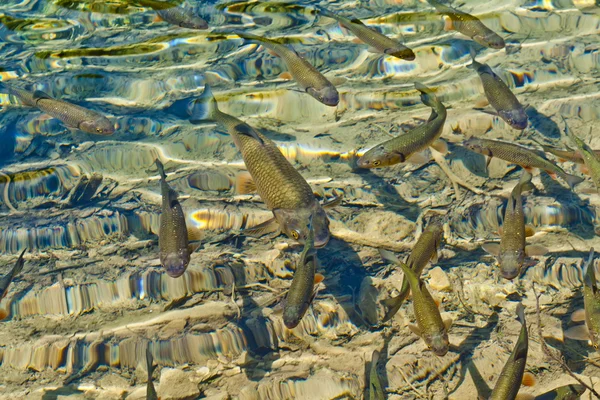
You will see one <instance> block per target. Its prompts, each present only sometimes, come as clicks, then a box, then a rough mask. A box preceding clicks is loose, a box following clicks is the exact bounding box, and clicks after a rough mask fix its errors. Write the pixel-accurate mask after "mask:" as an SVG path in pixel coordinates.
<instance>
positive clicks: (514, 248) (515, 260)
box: [483, 171, 548, 279]
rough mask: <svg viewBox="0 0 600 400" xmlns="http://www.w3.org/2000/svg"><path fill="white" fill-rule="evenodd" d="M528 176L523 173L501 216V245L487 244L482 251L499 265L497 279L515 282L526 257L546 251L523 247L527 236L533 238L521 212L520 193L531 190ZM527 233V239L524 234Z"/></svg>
mask: <svg viewBox="0 0 600 400" xmlns="http://www.w3.org/2000/svg"><path fill="white" fill-rule="evenodd" d="M531 178H532V176H531V174H530V173H529V172H527V171H523V175H522V177H521V180H520V181H519V183H517V185H516V186H515V187H514V188H513V190H512V192H511V194H510V197H509V199H508V203H507V205H506V211H505V212H504V223H503V225H502V237H501V239H500V244H498V243H486V244H484V245H483V249H484V250H485V251H487V252H488V253H490V254H493V255H495V256H496V257H497V258H498V263H499V264H500V275H502V276H503V277H504V278H505V279H514V278H516V277H517V276H518V275H519V273H521V270H522V269H523V267H524V266H525V265H526V257H531V256H541V255H544V254H546V253H547V252H548V249H546V248H544V247H542V246H538V245H526V242H525V238H526V236H531V235H533V232H534V229H533V227H531V226H527V227H526V226H525V212H524V211H523V199H522V197H521V194H522V192H524V191H526V190H531V189H533V184H532V183H531ZM527 231H529V235H528V234H527Z"/></svg>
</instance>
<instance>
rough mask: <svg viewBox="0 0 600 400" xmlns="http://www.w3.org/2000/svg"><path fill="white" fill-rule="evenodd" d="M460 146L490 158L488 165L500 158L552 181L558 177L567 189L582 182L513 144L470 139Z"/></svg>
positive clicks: (580, 179) (542, 158)
mask: <svg viewBox="0 0 600 400" xmlns="http://www.w3.org/2000/svg"><path fill="white" fill-rule="evenodd" d="M462 145H463V146H464V147H466V148H467V149H469V150H471V151H474V152H475V153H479V154H483V155H484V156H487V157H490V158H489V159H488V160H487V164H488V165H489V163H490V161H491V158H492V157H497V158H500V159H502V160H504V161H508V162H510V163H513V164H517V165H520V166H521V167H523V168H525V169H531V168H539V169H541V170H543V171H546V172H547V173H548V174H549V175H550V177H552V179H556V176H560V177H561V178H562V179H563V180H564V181H565V182H567V183H568V184H569V187H570V188H571V189H573V188H574V187H575V185H577V184H579V183H581V182H583V178H581V177H579V176H575V175H570V174H567V173H566V172H565V171H563V170H562V168H560V167H559V166H558V165H556V164H554V163H553V162H552V161H550V160H548V159H546V158H544V157H543V156H542V155H540V154H539V152H537V151H534V150H531V149H529V148H527V147H524V146H520V145H517V144H514V143H508V142H503V141H500V140H491V139H481V138H476V137H470V138H469V139H467V140H465V141H464V142H463V143H462Z"/></svg>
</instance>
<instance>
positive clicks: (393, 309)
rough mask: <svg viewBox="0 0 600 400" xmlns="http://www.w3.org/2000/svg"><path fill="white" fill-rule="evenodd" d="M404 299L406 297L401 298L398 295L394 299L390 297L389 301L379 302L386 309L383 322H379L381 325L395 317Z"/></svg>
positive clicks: (401, 296)
mask: <svg viewBox="0 0 600 400" xmlns="http://www.w3.org/2000/svg"><path fill="white" fill-rule="evenodd" d="M406 294H407V295H408V291H407V292H406ZM406 297H407V296H406V295H404V296H403V295H402V294H400V295H398V296H396V297H391V298H389V299H385V300H382V301H381V305H382V306H384V307H385V308H386V312H385V316H384V317H383V320H381V322H382V323H385V322H387V321H389V320H390V319H392V318H393V317H394V315H396V313H397V312H398V310H399V309H400V307H401V306H402V304H403V303H404V300H405V299H406Z"/></svg>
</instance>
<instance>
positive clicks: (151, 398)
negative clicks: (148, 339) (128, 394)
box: [146, 346, 158, 400]
mask: <svg viewBox="0 0 600 400" xmlns="http://www.w3.org/2000/svg"><path fill="white" fill-rule="evenodd" d="M153 362H154V359H153V358H152V352H151V351H150V347H149V346H148V347H146V370H147V371H148V383H147V385H146V400H158V394H157V393H156V389H155V388H154V383H153V382H152V373H153V372H154V368H156V367H155V366H153V365H152V364H153Z"/></svg>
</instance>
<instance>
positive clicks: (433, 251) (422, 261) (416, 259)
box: [382, 221, 444, 322]
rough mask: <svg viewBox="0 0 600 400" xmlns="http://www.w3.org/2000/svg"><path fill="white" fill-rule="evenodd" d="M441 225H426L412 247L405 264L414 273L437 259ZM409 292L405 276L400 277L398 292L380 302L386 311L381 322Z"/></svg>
mask: <svg viewBox="0 0 600 400" xmlns="http://www.w3.org/2000/svg"><path fill="white" fill-rule="evenodd" d="M443 233H444V231H443V225H442V223H441V222H437V221H436V222H432V223H430V224H429V225H427V228H425V230H424V231H423V233H422V234H421V236H420V237H419V240H417V243H416V244H415V246H414V247H413V249H412V251H411V252H410V255H409V256H408V260H406V265H408V267H409V268H410V269H412V270H413V271H414V272H415V275H417V276H421V272H423V269H424V268H425V266H426V265H427V263H428V262H430V261H433V262H436V261H437V251H438V248H439V246H440V243H441V241H442V237H443ZM409 293H410V285H409V284H408V279H407V278H406V276H405V277H404V278H403V279H402V287H401V289H400V294H399V295H398V296H396V297H392V298H391V299H386V300H384V301H382V304H383V305H384V306H385V307H386V308H387V312H386V314H385V317H384V318H383V320H382V322H387V321H389V320H390V319H392V317H393V316H394V315H395V314H396V313H397V312H398V310H399V309H400V307H401V306H402V303H404V300H405V299H406V298H407V297H408V294H409Z"/></svg>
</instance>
